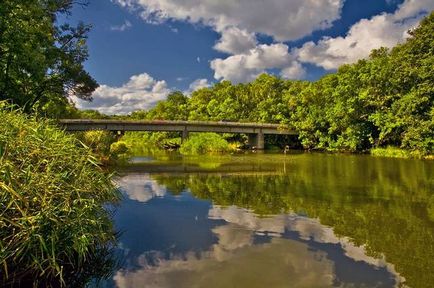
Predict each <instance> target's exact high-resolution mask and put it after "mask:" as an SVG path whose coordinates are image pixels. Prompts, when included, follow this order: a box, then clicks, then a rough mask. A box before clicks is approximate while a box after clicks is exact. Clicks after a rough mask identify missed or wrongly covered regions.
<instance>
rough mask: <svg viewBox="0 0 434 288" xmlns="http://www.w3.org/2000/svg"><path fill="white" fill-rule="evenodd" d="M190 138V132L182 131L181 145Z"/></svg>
mask: <svg viewBox="0 0 434 288" xmlns="http://www.w3.org/2000/svg"><path fill="white" fill-rule="evenodd" d="M187 138H188V131H187V129H184V130H182V135H181V143H184V142H185V140H187Z"/></svg>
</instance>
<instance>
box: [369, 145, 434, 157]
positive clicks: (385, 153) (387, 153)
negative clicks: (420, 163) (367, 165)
mask: <svg viewBox="0 0 434 288" xmlns="http://www.w3.org/2000/svg"><path fill="white" fill-rule="evenodd" d="M371 155H372V156H379V157H391V158H416V159H422V158H424V159H433V157H432V156H433V155H424V154H423V153H421V152H420V151H417V150H415V151H409V150H404V149H400V148H397V147H393V146H388V147H386V148H373V149H371Z"/></svg>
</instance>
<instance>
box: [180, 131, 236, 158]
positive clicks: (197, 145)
mask: <svg viewBox="0 0 434 288" xmlns="http://www.w3.org/2000/svg"><path fill="white" fill-rule="evenodd" d="M231 150H232V149H231V146H230V145H229V143H228V142H227V141H226V140H225V139H224V138H223V137H222V136H220V135H219V134H216V133H197V134H192V135H191V136H190V137H189V138H188V139H187V140H186V141H185V142H184V143H182V145H181V148H180V150H179V151H180V152H181V154H185V155H197V154H206V153H223V152H230V151H231Z"/></svg>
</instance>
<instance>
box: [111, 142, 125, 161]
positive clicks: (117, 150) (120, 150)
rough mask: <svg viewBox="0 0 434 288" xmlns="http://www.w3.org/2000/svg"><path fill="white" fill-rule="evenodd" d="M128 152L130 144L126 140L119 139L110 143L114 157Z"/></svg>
mask: <svg viewBox="0 0 434 288" xmlns="http://www.w3.org/2000/svg"><path fill="white" fill-rule="evenodd" d="M127 152H128V146H127V143H125V142H124V141H118V142H115V143H112V144H111V145H110V155H112V156H113V157H118V156H119V155H121V154H125V153H127Z"/></svg>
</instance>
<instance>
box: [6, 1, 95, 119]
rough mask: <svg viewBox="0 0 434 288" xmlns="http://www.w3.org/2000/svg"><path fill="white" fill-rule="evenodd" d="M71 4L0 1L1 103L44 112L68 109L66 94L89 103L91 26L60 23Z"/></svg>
mask: <svg viewBox="0 0 434 288" xmlns="http://www.w3.org/2000/svg"><path fill="white" fill-rule="evenodd" d="M73 3H74V1H73V0H22V1H14V0H3V1H1V2H0V15H1V18H0V100H8V101H10V102H11V103H13V104H15V105H18V106H20V107H23V108H24V111H26V112H31V111H34V110H38V111H44V109H45V108H46V105H48V104H49V103H50V102H55V103H56V105H68V104H69V103H68V101H65V100H61V101H59V99H67V98H68V96H71V95H75V96H77V97H79V98H81V99H85V100H91V94H92V92H93V91H94V90H95V89H96V88H97V87H98V84H97V83H96V81H95V80H94V79H93V78H92V77H91V76H90V75H89V74H88V73H87V72H86V71H85V70H84V68H83V65H82V63H83V62H84V61H85V60H86V59H87V57H88V52H87V46H86V39H87V33H88V32H89V29H90V27H89V26H88V25H84V24H83V23H79V24H78V25H77V26H76V27H74V26H71V25H69V24H60V23H59V21H58V19H57V18H58V16H59V15H61V14H68V13H69V11H70V9H71V8H72V5H73Z"/></svg>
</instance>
